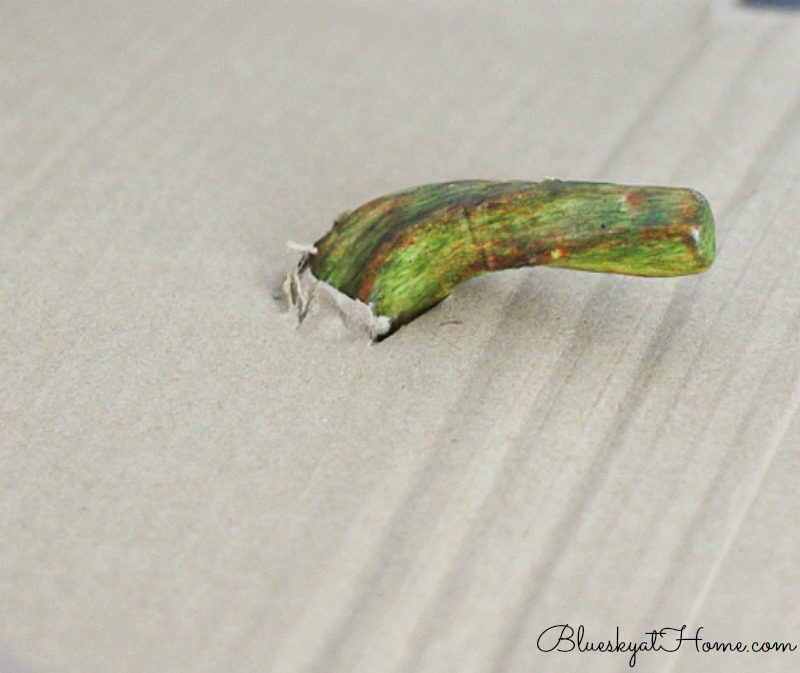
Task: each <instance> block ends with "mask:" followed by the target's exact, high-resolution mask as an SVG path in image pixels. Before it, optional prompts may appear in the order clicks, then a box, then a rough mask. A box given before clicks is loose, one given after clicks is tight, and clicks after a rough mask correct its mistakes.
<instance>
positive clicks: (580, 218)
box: [309, 180, 715, 331]
mask: <svg viewBox="0 0 800 673" xmlns="http://www.w3.org/2000/svg"><path fill="white" fill-rule="evenodd" d="M315 247H316V250H317V251H316V253H314V254H312V255H310V257H309V265H310V267H311V271H312V273H313V274H314V275H315V276H316V277H317V278H318V279H320V280H323V281H325V282H327V283H328V284H330V285H332V286H333V287H335V288H336V289H338V290H339V291H341V292H343V293H344V294H346V295H348V296H349V297H352V298H353V299H359V300H361V301H363V302H365V303H367V304H370V305H371V306H372V307H373V309H374V311H375V312H376V313H377V314H378V315H381V316H386V317H388V318H389V319H390V320H391V331H393V330H395V329H397V328H398V327H400V326H401V325H403V324H405V323H407V322H409V321H410V320H413V319H414V318H415V317H416V316H418V315H419V314H420V313H422V312H424V311H425V310H427V309H429V308H430V307H432V306H434V305H435V304H436V303H438V302H440V301H441V300H442V299H444V298H445V297H446V296H447V295H448V294H449V293H450V291H451V290H452V289H453V287H455V286H456V285H457V284H458V283H460V282H462V281H464V280H466V279H468V278H471V277H473V276H476V275H479V274H482V273H486V272H489V271H500V270H503V269H509V268H516V267H522V266H538V265H550V266H558V267H564V268H571V269H580V270H583V271H598V272H603V273H622V274H629V275H637V276H681V275H686V274H693V273H699V272H700V271H703V270H705V269H706V268H708V266H709V265H710V264H711V262H712V261H713V259H714V252H715V243H714V219H713V216H712V214H711V209H710V207H709V205H708V202H707V201H706V199H705V198H704V197H703V196H702V195H701V194H699V193H698V192H695V191H693V190H690V189H679V188H669V187H632V186H624V185H613V184H608V183H593V182H562V181H560V180H545V181H543V182H489V181H482V180H468V181H459V182H448V183H441V184H434V185H424V186H421V187H415V188H413V189H409V190H405V191H402V192H398V193H396V194H390V195H388V196H384V197H381V198H378V199H375V200H373V201H370V202H369V203H367V204H365V205H363V206H361V207H360V208H358V209H356V210H354V211H353V212H352V213H349V214H347V215H345V216H344V217H342V218H340V219H339V220H338V221H337V222H336V223H335V224H334V227H333V229H331V230H330V231H329V232H328V233H327V234H326V235H325V236H323V237H322V238H321V239H320V240H319V241H317V242H316V244H315Z"/></svg>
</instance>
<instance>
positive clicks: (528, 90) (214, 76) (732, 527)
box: [0, 0, 800, 673]
mask: <svg viewBox="0 0 800 673" xmlns="http://www.w3.org/2000/svg"><path fill="white" fill-rule="evenodd" d="M798 82H800V15H796V14H793V13H791V12H786V11H781V12H772V11H768V10H753V9H746V8H744V7H741V6H739V5H737V4H734V3H728V2H703V1H700V0H698V1H697V2H690V1H688V0H687V1H678V2H670V3H664V2H655V1H652V2H651V1H648V2H637V3H622V2H600V1H598V0H592V1H590V2H581V3H563V2H555V1H553V0H548V1H546V2H538V3H528V2H514V3H483V2H477V1H475V2H466V3H457V2H447V1H442V2H433V3H423V2H410V3H389V2H376V3H372V2H369V3H368V2H358V1H356V0H352V1H350V2H346V1H337V2H330V3H280V2H269V3H257V2H244V3H226V2H213V3H202V6H198V3H190V2H170V3H161V2H149V1H148V2H138V3H134V2H115V3H102V2H96V1H91V0H85V1H81V2H70V3H59V2H37V3H29V2H23V1H21V0H19V1H17V0H8V1H6V2H5V3H2V5H0V110H1V111H2V114H0V311H2V323H1V325H2V329H1V330H0V363H2V385H0V541H2V542H0V606H2V608H1V609H0V643H2V645H0V647H1V648H2V650H3V652H4V653H5V654H6V655H7V656H8V657H9V658H14V659H16V660H18V661H19V662H21V663H20V665H19V668H20V670H30V671H33V672H38V671H49V670H59V671H62V672H71V671H75V672H81V673H94V672H101V671H102V672H105V671H115V672H117V673H125V672H127V671H131V672H139V673H140V672H142V671H159V672H161V671H187V672H189V671H198V672H200V671H203V672H206V671H223V670H236V671H242V672H244V671H254V672H255V671H259V672H261V671H270V672H271V673H272V672H274V673H278V672H280V673H284V672H285V673H299V672H309V673H312V672H314V673H317V672H318V673H336V672H344V671H348V672H351V671H369V672H370V673H375V672H381V673H384V672H385V673H390V672H392V673H394V672H397V673H400V672H404V673H423V672H438V673H441V672H442V671H459V672H460V673H471V672H475V673H489V672H501V671H502V672H505V671H509V672H514V673H516V672H519V673H530V672H532V671H542V670H547V671H553V672H555V673H569V672H573V671H586V670H592V671H594V672H595V673H605V672H606V671H608V672H612V671H620V670H625V669H626V666H627V664H626V661H627V655H624V654H621V653H614V654H598V653H593V654H591V653H585V654H579V653H575V652H573V653H564V654H558V653H549V654H547V653H543V652H540V651H539V649H538V648H537V639H538V637H539V634H540V633H541V632H542V631H543V630H545V629H546V628H547V627H549V626H551V625H555V624H565V623H569V624H572V625H574V626H577V625H579V624H583V625H585V627H586V630H587V637H588V638H589V639H592V640H601V639H608V638H613V637H614V630H615V627H616V626H619V627H620V630H621V633H622V635H623V637H624V638H626V639H637V640H638V639H641V638H643V634H644V632H645V631H649V630H652V629H653V628H660V627H664V626H678V627H679V626H681V625H683V624H686V625H687V626H688V627H689V629H690V630H691V631H694V630H695V629H696V628H697V627H700V626H703V627H705V630H704V635H705V636H706V637H707V638H709V639H711V640H719V641H730V640H733V641H736V640H743V641H746V642H750V641H752V640H756V639H758V640H778V641H792V642H794V643H795V644H798V645H800V636H798V629H797V626H798V624H800V600H798V599H800V537H799V536H798V532H797V524H798V521H800V495H799V494H798V489H797V484H798V480H800V453H799V452H798V449H799V448H800V447H799V444H800V414H799V413H798V409H800V383H799V381H798V379H799V378H800V338H799V337H798V335H799V334H800V274H798V273H797V269H798V251H799V250H800V227H798V226H797V225H798V206H799V205H800V179H798V178H800V163H798V156H800V88H798ZM545 176H554V177H560V178H564V179H587V180H592V179H597V180H608V181H618V182H625V183H640V184H670V185H680V186H690V187H694V188H696V189H699V190H700V191H702V192H703V193H705V194H706V196H708V198H709V200H710V202H711V204H712V206H713V208H714V210H715V213H716V216H717V226H718V243H719V256H718V259H717V262H716V263H715V266H714V267H713V268H712V270H711V271H710V272H709V273H707V274H704V275H702V276H698V277H693V278H686V279H669V280H644V279H635V278H617V277H605V276H598V275H592V274H583V273H576V272H568V271H558V270H552V269H542V270H521V271H514V272H506V273H503V274H495V275H490V276H485V277H482V278H479V279H475V280H473V281H471V282H469V283H467V284H465V285H463V286H461V287H459V288H458V289H457V291H456V292H455V293H454V294H453V295H452V297H451V298H449V299H448V300H447V301H445V302H444V303H442V304H441V305H440V306H438V307H437V308H436V309H434V310H432V311H430V312H429V313H427V314H425V315H424V316H422V317H421V318H419V319H418V320H417V321H415V322H414V323H412V324H411V325H409V326H407V327H405V328H403V329H401V330H400V331H399V332H398V333H397V334H396V335H394V336H392V337H390V338H389V339H388V340H386V341H385V342H383V343H381V344H379V345H374V346H369V345H368V344H367V343H366V342H365V340H364V339H363V338H359V337H357V336H354V335H353V334H351V333H350V332H348V331H347V330H346V329H344V328H343V327H342V326H341V324H340V323H339V321H337V320H336V319H333V318H330V319H329V318H325V317H324V316H320V317H319V319H318V320H313V321H312V320H309V321H308V322H307V323H305V324H304V325H303V326H302V328H301V329H300V330H295V329H293V327H292V324H291V321H290V320H289V319H288V317H287V316H286V315H285V314H284V313H283V312H282V310H283V309H282V307H281V305H280V303H279V302H277V301H276V300H275V299H274V297H273V294H274V293H275V291H276V287H277V286H278V285H279V281H280V277H281V276H282V274H283V273H284V272H285V271H286V270H287V269H288V268H289V267H290V266H291V264H292V260H293V255H291V254H290V253H288V252H287V250H286V248H285V242H286V241H287V240H295V241H313V240H315V239H316V238H318V237H319V236H320V235H321V234H322V233H324V232H325V231H326V230H327V228H328V227H329V226H330V223H331V222H332V221H333V219H334V218H335V217H336V216H337V215H338V214H339V213H340V212H341V211H343V210H347V209H350V208H353V207H355V206H357V205H360V204H361V203H363V202H364V201H366V200H368V199H370V198H372V197H375V196H378V195H381V194H383V193H386V192H389V191H393V190H396V189H400V188H403V187H407V186H412V185H416V184H422V183H426V182H432V181H438V180H450V179H458V178H492V179H510V178H520V179H537V178H540V177H545ZM799 658H800V650H799V651H798V652H795V653H793V654H775V653H772V654H760V655H757V654H719V653H716V654H697V653H695V652H694V651H693V650H691V649H690V647H689V646H684V647H683V648H682V649H681V650H680V651H679V652H678V653H673V654H667V653H650V654H647V653H643V654H641V655H640V657H639V660H638V663H637V666H636V670H641V671H647V672H651V671H652V672H658V673H668V672H671V671H681V672H683V673H692V672H695V671H697V672H699V671H702V672H703V673H715V672H717V671H720V672H721V671H725V673H736V672H740V671H758V672H759V673H779V672H780V673H786V672H788V671H795V670H798V660H799Z"/></svg>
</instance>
